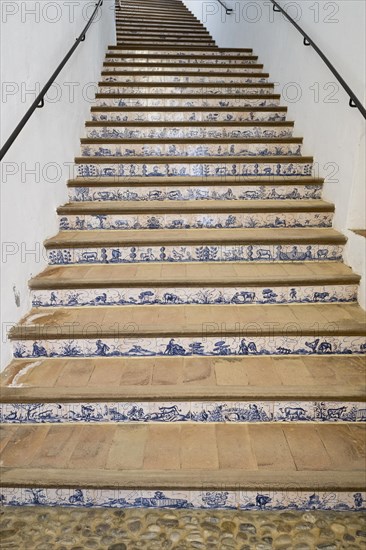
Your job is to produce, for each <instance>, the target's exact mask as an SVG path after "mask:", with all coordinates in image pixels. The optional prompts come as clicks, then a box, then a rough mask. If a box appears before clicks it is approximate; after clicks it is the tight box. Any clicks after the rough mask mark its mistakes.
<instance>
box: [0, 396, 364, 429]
mask: <svg viewBox="0 0 366 550" xmlns="http://www.w3.org/2000/svg"><path fill="white" fill-rule="evenodd" d="M0 419H1V422H2V423H4V424H43V423H65V424H66V423H78V422H88V423H95V422H125V423H136V422H142V423H146V422H164V423H170V422H192V423H198V422H199V423H211V422H222V423H238V422H366V403H362V402H351V403H344V402H341V403H340V402H303V401H281V402H271V401H263V402H258V401H256V402H254V401H253V402H246V401H240V402H224V401H215V402H188V401H184V402H166V401H164V402H146V401H145V402H137V403H136V402H98V403H95V402H84V403H64V402H63V403H62V402H60V403H4V404H1V405H0Z"/></svg>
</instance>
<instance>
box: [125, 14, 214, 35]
mask: <svg viewBox="0 0 366 550" xmlns="http://www.w3.org/2000/svg"><path fill="white" fill-rule="evenodd" d="M116 28H127V29H135V28H139V29H146V30H148V29H160V30H164V29H181V30H186V31H187V32H189V31H191V30H196V29H198V30H206V27H205V26H204V25H203V24H202V23H201V22H200V21H198V19H190V20H189V21H186V20H185V19H181V18H179V20H177V21H174V20H171V21H166V20H164V19H161V20H160V21H158V20H156V19H155V20H153V19H151V18H146V17H142V18H141V19H140V18H134V17H129V18H128V19H127V18H125V17H117V18H116Z"/></svg>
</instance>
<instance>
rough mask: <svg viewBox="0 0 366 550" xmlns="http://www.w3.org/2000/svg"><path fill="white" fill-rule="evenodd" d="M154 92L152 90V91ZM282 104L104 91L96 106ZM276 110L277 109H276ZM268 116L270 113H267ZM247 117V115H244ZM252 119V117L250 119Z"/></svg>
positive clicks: (264, 100) (267, 100)
mask: <svg viewBox="0 0 366 550" xmlns="http://www.w3.org/2000/svg"><path fill="white" fill-rule="evenodd" d="M151 93H152V92H151ZM279 105H280V99H279V98H273V97H272V98H270V97H268V98H266V97H264V98H256V97H250V98H249V97H245V96H239V95H238V97H234V98H232V97H225V96H224V97H221V96H219V97H215V96H214V95H212V96H210V97H204V96H202V92H201V96H200V94H197V97H194V96H193V97H189V98H184V97H179V96H177V97H172V98H148V97H142V96H138V97H121V98H114V97H108V93H105V92H103V97H97V98H96V102H95V106H96V107H151V108H152V107H154V108H156V107H192V108H194V107H210V108H211V107H212V108H215V109H217V108H220V107H229V108H230V107H252V108H253V109H254V108H255V107H278V106H279ZM274 111H275V109H274ZM266 115H267V116H268V113H266ZM243 116H244V117H245V115H243ZM242 120H248V119H247V118H242ZM249 120H250V119H249ZM265 120H271V119H270V118H265Z"/></svg>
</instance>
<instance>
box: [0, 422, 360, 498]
mask: <svg viewBox="0 0 366 550" xmlns="http://www.w3.org/2000/svg"><path fill="white" fill-rule="evenodd" d="M172 432H174V433H172ZM5 434H6V438H7V443H6V444H5V446H4V448H3V450H2V452H1V456H0V459H1V461H2V469H1V480H2V485H3V486H12V487H15V486H33V487H40V486H41V487H47V486H57V487H67V486H73V485H74V486H75V485H76V486H78V487H84V488H86V487H104V488H107V487H110V486H112V487H115V486H118V487H119V488H123V487H127V486H128V487H129V488H146V489H147V488H154V487H156V488H164V489H166V488H168V487H169V488H181V487H184V488H185V489H195V488H202V486H204V487H207V488H208V487H212V488H218V487H220V488H221V487H222V486H225V489H226V490H228V489H236V490H237V489H238V487H240V489H252V488H255V490H257V489H258V487H261V488H262V487H266V489H267V490H268V489H285V488H286V489H288V487H289V486H291V485H292V486H296V489H297V490H308V489H310V490H313V489H314V487H316V489H317V491H319V490H322V489H327V490H330V489H334V490H336V489H337V490H351V489H352V490H360V489H362V488H364V487H365V481H366V472H365V469H364V465H365V443H364V441H365V438H364V435H365V426H361V425H357V426H355V425H352V424H346V425H342V426H335V425H325V424H324V425H321V426H316V425H296V426H294V425H268V424H264V425H263V424H262V425H260V424H251V425H247V424H238V425H232V424H231V425H230V424H225V425H220V424H219V425H218V424H216V425H215V424H213V425H212V424H211V425H185V424H178V423H177V424H174V426H172V425H164V424H163V425H159V426H156V425H155V426H152V425H133V426H131V425H121V424H108V425H85V424H84V425H77V426H70V425H66V424H65V425H56V426H49V425H46V424H45V425H41V426H6V429H5ZM164 434H166V436H167V435H168V434H169V438H173V439H174V440H175V441H176V445H175V450H174V453H175V457H176V458H175V460H174V464H173V466H174V467H173V468H172V469H165V467H164V465H165V462H166V456H165V453H162V452H159V449H161V441H164ZM159 435H160V437H158V436H159ZM227 436H230V439H228V437H227ZM243 438H245V440H246V441H247V444H246V446H245V448H246V449H248V453H249V454H248V460H246V461H243V460H242V459H241V453H234V452H232V451H233V449H232V445H234V444H235V446H236V440H239V441H240V440H242V439H243ZM223 440H224V442H225V445H224V444H223ZM305 440H306V441H307V445H306V453H304V452H300V454H299V450H300V449H301V447H304V441H305ZM230 441H231V444H230ZM265 441H266V442H267V443H266V444H265V445H263V443H264V442H265ZM65 442H68V444H66V443H65ZM126 442H128V445H126ZM331 442H332V444H331ZM269 443H270V444H269ZM337 443H338V446H339V447H340V448H341V449H342V453H341V454H340V455H339V454H337V452H336V450H335V448H334V445H335V444H337ZM117 449H118V451H117ZM116 451H117V452H116ZM219 451H220V452H219ZM274 451H275V452H274ZM265 453H267V454H268V460H270V464H267V462H268V460H264V456H265ZM229 458H230V469H228V468H225V465H226V464H227V459H229ZM249 458H250V460H249ZM314 461H315V463H314ZM60 464H62V467H61V466H60Z"/></svg>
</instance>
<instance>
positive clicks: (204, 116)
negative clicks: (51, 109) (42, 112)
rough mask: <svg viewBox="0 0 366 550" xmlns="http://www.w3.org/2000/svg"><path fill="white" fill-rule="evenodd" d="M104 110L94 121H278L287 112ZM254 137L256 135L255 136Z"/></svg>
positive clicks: (96, 114) (93, 115)
mask: <svg viewBox="0 0 366 550" xmlns="http://www.w3.org/2000/svg"><path fill="white" fill-rule="evenodd" d="M121 111H122V112H121V113H118V112H112V111H111V112H109V113H108V112H102V113H92V120H93V121H103V120H106V121H108V120H111V121H112V120H113V121H115V122H246V121H256V122H278V121H283V120H285V118H286V115H285V113H280V112H276V111H275V110H273V111H264V112H261V111H253V112H239V111H238V112H236V111H232V112H231V113H230V112H229V113H228V112H227V111H218V112H199V111H187V112H179V111H173V112H169V111H165V112H164V111H163V112H159V111H157V110H156V109H152V110H149V111H146V112H144V111H136V112H123V110H121ZM230 131H231V132H232V131H235V130H234V129H231V130H230ZM253 137H254V136H253Z"/></svg>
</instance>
